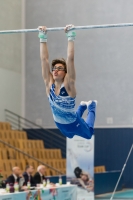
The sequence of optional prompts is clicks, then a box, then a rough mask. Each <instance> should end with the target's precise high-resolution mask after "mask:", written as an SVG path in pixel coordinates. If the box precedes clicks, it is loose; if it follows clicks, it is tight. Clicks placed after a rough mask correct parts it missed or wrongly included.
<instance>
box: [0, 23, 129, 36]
mask: <svg viewBox="0 0 133 200" xmlns="http://www.w3.org/2000/svg"><path fill="white" fill-rule="evenodd" d="M128 26H133V23H120V24H103V25H89V26H75V28H74V30H80V29H96V28H115V27H128ZM64 28H65V27H55V28H47V31H62V30H64ZM27 32H39V30H38V29H19V30H3V31H0V34H10V33H27Z"/></svg>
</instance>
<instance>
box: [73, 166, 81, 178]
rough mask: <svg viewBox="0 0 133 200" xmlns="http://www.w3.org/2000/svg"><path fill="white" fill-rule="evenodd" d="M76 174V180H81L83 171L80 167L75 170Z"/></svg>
mask: <svg viewBox="0 0 133 200" xmlns="http://www.w3.org/2000/svg"><path fill="white" fill-rule="evenodd" d="M74 174H75V176H76V178H80V176H81V174H82V169H81V168H80V167H76V168H75V169H74Z"/></svg>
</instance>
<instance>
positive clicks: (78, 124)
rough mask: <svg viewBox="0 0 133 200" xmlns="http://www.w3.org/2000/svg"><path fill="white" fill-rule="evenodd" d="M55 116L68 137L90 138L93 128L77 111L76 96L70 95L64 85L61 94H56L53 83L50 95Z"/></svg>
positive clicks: (59, 126)
mask: <svg viewBox="0 0 133 200" xmlns="http://www.w3.org/2000/svg"><path fill="white" fill-rule="evenodd" d="M48 99H49V103H50V106H51V110H52V113H53V118H54V121H55V124H56V126H57V127H58V128H59V130H60V131H61V132H62V134H64V135H65V136H66V137H68V138H72V137H73V136H74V135H79V136H81V137H84V138H87V139H90V138H91V136H92V134H93V129H92V128H90V127H89V126H88V124H87V123H86V122H85V121H84V120H83V119H82V118H81V117H79V115H78V114H77V112H76V111H75V98H72V97H70V96H69V95H68V93H67V91H66V89H65V87H64V85H63V84H62V86H61V88H60V93H59V95H56V94H55V85H54V84H52V86H51V88H50V93H49V96H48Z"/></svg>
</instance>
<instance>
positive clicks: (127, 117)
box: [0, 0, 133, 188]
mask: <svg viewBox="0 0 133 200" xmlns="http://www.w3.org/2000/svg"><path fill="white" fill-rule="evenodd" d="M132 11H133V1H132V0H128V1H124V0H117V1H115V0H111V1H109V0H100V1H97V0H93V1H92V0H82V1H77V0H67V1H62V0H56V1H55V0H50V1H49V0H45V1H44V0H38V1H36V0H28V1H26V0H21V1H18V0H13V1H11V0H4V1H2V0H1V1H0V30H9V29H22V28H26V29H32V28H33V29H34V28H37V27H38V26H39V25H46V26H47V27H49V28H50V27H60V26H61V27H62V26H65V25H66V24H74V25H75V26H82V25H100V24H115V23H131V22H133V12H132ZM132 36H133V27H126V28H109V29H93V30H78V31H77V36H76V40H75V67H76V74H77V78H76V88H77V100H76V105H77V106H78V104H79V103H80V101H82V100H86V101H88V100H90V99H96V100H98V107H97V118H96V123H95V128H96V130H95V166H100V165H104V166H105V167H106V170H107V171H111V170H121V169H122V167H123V164H124V162H125V160H126V156H127V154H128V152H129V150H130V147H131V145H132V141H133V129H132V128H133V86H132V83H133V78H132V77H133V55H132V54H133V40H132ZM48 49H49V55H50V62H51V61H52V59H54V58H62V57H63V58H66V51H67V38H66V35H65V34H64V32H63V31H59V32H49V33H48ZM5 109H6V110H8V111H5ZM10 111H11V112H13V113H14V114H16V115H18V116H19V117H18V116H15V115H14V114H13V117H14V118H15V117H17V119H16V121H17V122H15V123H16V126H17V127H18V129H19V128H20V129H21V128H25V129H26V128H28V129H30V130H32V129H33V128H37V129H42V128H43V129H45V130H50V131H53V132H54V133H57V132H58V130H57V129H56V127H55V124H54V121H53V117H52V114H51V110H50V106H49V103H48V100H47V96H46V93H45V86H44V82H43V79H42V75H41V65H40V56H39V38H38V36H37V33H26V34H1V35H0V121H9V122H10V123H11V124H12V127H13V126H14V128H15V123H14V124H13V123H12V121H11V120H9V117H8V116H7V115H8V114H9V112H10ZM7 113H8V114H7ZM10 114H11V113H10ZM22 117H23V118H25V119H28V120H30V121H31V122H32V123H31V124H30V125H29V127H27V126H26V125H25V124H24V125H22V122H20V121H21V120H23V119H22ZM84 118H86V114H85V115H84ZM23 123H24V122H23ZM27 123H28V122H27ZM36 125H38V126H37V127H36ZM43 131H44V130H43ZM44 132H45V131H44ZM58 134H60V133H58ZM33 135H34V138H33ZM36 135H39V134H38V133H37V134H36V133H34V134H32V133H29V136H28V137H29V139H35V137H36ZM46 135H47V134H46ZM60 135H61V134H60ZM61 136H62V135H61ZM45 137H46V136H45ZM39 139H40V138H39ZM41 139H42V138H41ZM63 141H64V140H63ZM46 143H48V142H46ZM47 145H48V148H50V147H49V144H46V146H47ZM52 145H54V142H53V144H52ZM64 147H65V145H64ZM62 151H63V150H62ZM64 152H65V149H64ZM63 157H64V158H65V153H64V154H63ZM132 161H133V155H132V154H131V157H130V158H129V162H128V165H127V168H126V170H125V172H124V175H123V181H122V188H132V187H133V179H132V178H131V177H132V176H133V164H132V163H133V162H132Z"/></svg>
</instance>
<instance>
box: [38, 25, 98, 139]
mask: <svg viewBox="0 0 133 200" xmlns="http://www.w3.org/2000/svg"><path fill="white" fill-rule="evenodd" d="M38 29H39V35H38V37H39V38H40V58H41V66H42V76H43V79H44V83H45V87H46V94H47V96H48V100H49V103H50V107H51V110H52V113H53V118H54V121H55V124H56V126H57V127H58V128H59V130H60V131H61V132H62V134H64V135H65V136H66V137H68V138H73V136H74V135H78V136H80V137H83V138H86V139H90V138H91V137H92V135H93V133H94V122H95V112H96V106H97V101H96V100H94V101H87V102H86V101H81V103H80V105H79V107H78V109H77V111H76V110H75V98H76V88H75V77H76V74H75V67H74V40H75V37H76V32H75V31H74V26H73V25H67V26H66V27H65V33H66V35H67V38H68V48H67V60H66V61H65V59H63V58H61V59H55V60H53V61H52V65H51V71H52V72H51V71H50V64H49V54H48V48H47V28H46V26H39V27H38ZM86 109H87V110H88V114H87V119H86V121H84V119H82V115H83V113H84V111H85V110H86Z"/></svg>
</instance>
